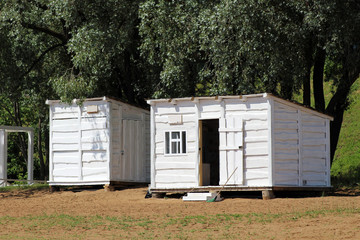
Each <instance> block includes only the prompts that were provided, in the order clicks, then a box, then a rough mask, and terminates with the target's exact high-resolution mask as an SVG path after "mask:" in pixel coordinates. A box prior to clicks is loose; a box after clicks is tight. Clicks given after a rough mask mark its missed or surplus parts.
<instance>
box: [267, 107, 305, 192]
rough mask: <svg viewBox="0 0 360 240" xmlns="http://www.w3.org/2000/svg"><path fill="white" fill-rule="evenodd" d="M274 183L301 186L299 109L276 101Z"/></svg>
mask: <svg viewBox="0 0 360 240" xmlns="http://www.w3.org/2000/svg"><path fill="white" fill-rule="evenodd" d="M273 128H274V148H275V149H274V150H275V151H274V152H275V154H274V157H275V159H274V168H275V175H274V180H275V181H274V183H275V185H291V186H299V145H298V141H299V136H298V131H299V129H298V110H297V109H296V108H293V107H289V106H286V105H284V104H281V103H278V102H276V101H274V126H273Z"/></svg>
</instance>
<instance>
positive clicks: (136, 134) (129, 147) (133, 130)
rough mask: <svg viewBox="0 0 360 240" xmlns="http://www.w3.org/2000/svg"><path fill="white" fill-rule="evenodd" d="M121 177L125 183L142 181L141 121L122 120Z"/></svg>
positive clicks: (142, 141)
mask: <svg viewBox="0 0 360 240" xmlns="http://www.w3.org/2000/svg"><path fill="white" fill-rule="evenodd" d="M122 130H123V141H122V145H123V146H122V157H121V162H122V176H123V179H124V180H127V181H141V180H143V178H144V176H143V169H144V160H145V159H144V158H143V151H144V150H143V149H144V148H143V144H144V139H142V138H143V129H142V124H141V121H138V120H123V121H122Z"/></svg>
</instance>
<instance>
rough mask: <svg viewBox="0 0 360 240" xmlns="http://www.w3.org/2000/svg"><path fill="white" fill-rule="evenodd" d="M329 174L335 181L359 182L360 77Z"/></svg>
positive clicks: (354, 87) (352, 94) (355, 86)
mask: <svg viewBox="0 0 360 240" xmlns="http://www.w3.org/2000/svg"><path fill="white" fill-rule="evenodd" d="M350 100H351V103H350V107H349V109H348V110H347V111H346V112H345V115H344V122H343V126H342V128H341V132H340V138H339V143H338V147H337V150H336V153H335V159H334V162H333V165H332V168H331V175H332V177H333V179H334V180H335V182H336V183H341V184H348V185H353V184H360V79H358V80H357V82H356V83H355V84H354V85H353V88H352V93H351V96H350Z"/></svg>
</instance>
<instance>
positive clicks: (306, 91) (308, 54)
mask: <svg viewBox="0 0 360 240" xmlns="http://www.w3.org/2000/svg"><path fill="white" fill-rule="evenodd" d="M312 55H313V41H312V39H311V37H308V44H307V47H306V49H305V59H306V73H305V76H304V81H303V104H304V105H305V106H310V105H311V90H310V89H311V87H310V86H311V83H310V78H311V67H312V65H313V57H312Z"/></svg>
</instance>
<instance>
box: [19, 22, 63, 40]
mask: <svg viewBox="0 0 360 240" xmlns="http://www.w3.org/2000/svg"><path fill="white" fill-rule="evenodd" d="M21 25H22V26H23V27H24V28H28V29H32V30H36V31H39V32H43V33H46V34H48V35H50V36H53V37H55V38H57V39H59V40H61V41H62V42H63V43H65V42H67V38H66V36H65V35H63V34H60V33H58V32H55V31H53V30H51V29H48V28H43V27H39V26H36V25H34V24H31V23H24V22H22V23H21Z"/></svg>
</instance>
